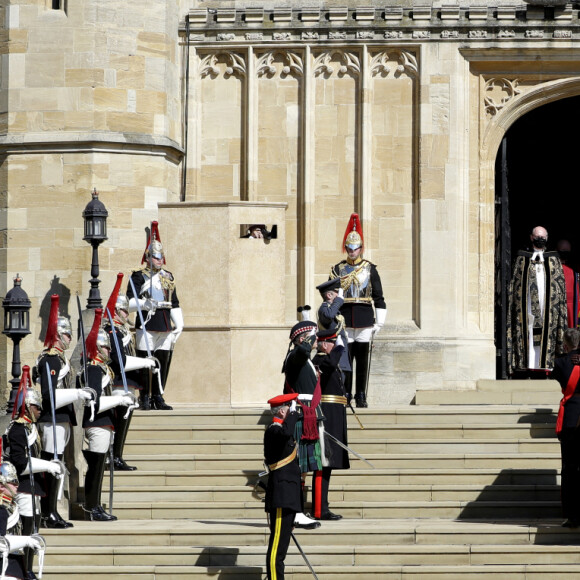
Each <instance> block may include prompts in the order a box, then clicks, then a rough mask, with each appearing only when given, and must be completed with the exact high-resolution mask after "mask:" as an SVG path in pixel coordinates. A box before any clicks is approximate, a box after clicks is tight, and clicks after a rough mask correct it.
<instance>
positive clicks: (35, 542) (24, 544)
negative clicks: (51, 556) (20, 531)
mask: <svg viewBox="0 0 580 580" xmlns="http://www.w3.org/2000/svg"><path fill="white" fill-rule="evenodd" d="M5 537H6V540H7V541H8V545H9V546H10V548H9V549H10V553H11V554H14V553H15V552H18V551H19V550H22V549H23V548H32V549H33V550H35V551H36V550H40V549H42V548H43V545H42V543H41V541H40V540H39V539H38V537H36V536H13V535H11V534H6V536H5Z"/></svg>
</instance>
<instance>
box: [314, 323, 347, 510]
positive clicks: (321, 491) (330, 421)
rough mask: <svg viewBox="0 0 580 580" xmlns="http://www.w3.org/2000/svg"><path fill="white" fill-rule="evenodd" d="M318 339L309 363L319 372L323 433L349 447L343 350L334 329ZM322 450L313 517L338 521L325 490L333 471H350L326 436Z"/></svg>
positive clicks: (341, 452) (343, 456) (321, 332)
mask: <svg viewBox="0 0 580 580" xmlns="http://www.w3.org/2000/svg"><path fill="white" fill-rule="evenodd" d="M317 337H318V347H317V348H318V353H317V354H316V356H315V357H314V358H313V359H312V364H313V365H314V366H315V367H316V368H317V369H318V372H319V373H320V389H321V392H322V397H321V400H320V406H321V407H322V413H323V415H324V432H325V433H326V432H328V433H330V434H331V435H332V436H334V437H336V439H338V440H339V441H340V442H341V443H343V444H344V445H348V439H347V423H346V396H345V392H344V373H343V371H342V369H341V368H340V361H341V358H342V355H343V352H344V351H345V347H344V346H342V345H337V338H338V337H337V335H336V332H335V331H333V330H319V331H318V333H317ZM324 451H325V455H324V457H323V458H322V465H323V467H322V469H321V470H318V471H315V472H314V473H313V475H312V507H313V516H314V517H315V518H316V519H319V520H340V519H341V518H342V516H341V515H338V514H334V513H332V512H331V511H330V509H329V506H328V488H329V485H330V476H331V474H332V470H333V469H349V468H350V462H349V459H348V452H347V451H346V449H343V448H342V447H340V445H337V444H336V442H335V441H333V440H332V439H330V438H328V437H327V438H326V440H325V442H324Z"/></svg>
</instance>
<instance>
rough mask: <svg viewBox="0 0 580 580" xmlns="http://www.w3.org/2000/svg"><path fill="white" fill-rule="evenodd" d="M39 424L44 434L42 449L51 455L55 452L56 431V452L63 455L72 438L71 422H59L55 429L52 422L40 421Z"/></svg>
mask: <svg viewBox="0 0 580 580" xmlns="http://www.w3.org/2000/svg"><path fill="white" fill-rule="evenodd" d="M38 426H39V427H40V431H41V434H42V450H43V451H46V452H47V453H50V454H51V455H52V454H53V453H54V433H55V431H56V452H57V453H58V455H62V454H63V453H64V448H65V447H66V446H67V443H68V441H69V439H70V423H57V424H56V429H54V430H53V428H52V423H39V424H38Z"/></svg>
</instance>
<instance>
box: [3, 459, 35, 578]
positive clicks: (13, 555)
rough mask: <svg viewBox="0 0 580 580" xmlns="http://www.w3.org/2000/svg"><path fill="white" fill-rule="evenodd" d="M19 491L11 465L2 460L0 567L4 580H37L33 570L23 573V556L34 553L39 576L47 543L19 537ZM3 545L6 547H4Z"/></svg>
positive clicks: (15, 473) (16, 478)
mask: <svg viewBox="0 0 580 580" xmlns="http://www.w3.org/2000/svg"><path fill="white" fill-rule="evenodd" d="M17 489H18V474H17V472H16V468H15V467H14V465H12V463H10V462H8V461H4V460H2V464H1V465H0V546H1V548H2V551H4V550H6V552H4V554H3V559H4V558H6V559H7V560H8V562H5V561H3V562H2V567H4V566H6V571H5V576H2V577H3V578H6V580H12V579H14V578H18V579H30V578H36V575H35V574H34V573H33V572H32V570H28V571H27V570H26V564H25V561H24V560H25V559H24V556H23V551H24V553H28V552H36V553H38V554H39V556H40V558H39V560H40V566H41V567H40V571H39V573H40V575H41V576H42V561H43V560H44V551H45V548H46V542H45V541H44V538H43V537H42V536H39V535H38V534H33V535H26V536H23V535H20V534H19V531H20V517H19V516H20V512H19V511H18V506H17V505H16V502H15V496H16V490H17ZM4 542H5V544H4Z"/></svg>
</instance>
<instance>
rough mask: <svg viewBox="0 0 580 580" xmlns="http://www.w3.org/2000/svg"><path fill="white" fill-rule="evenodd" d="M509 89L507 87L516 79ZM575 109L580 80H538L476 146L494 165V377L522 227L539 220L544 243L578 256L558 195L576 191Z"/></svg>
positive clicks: (579, 127) (578, 125) (570, 220)
mask: <svg viewBox="0 0 580 580" xmlns="http://www.w3.org/2000/svg"><path fill="white" fill-rule="evenodd" d="M508 88H509V90H512V91H513V89H514V88H515V85H513V84H512V85H511V86H509V87H508ZM513 92H514V93H515V92H516V91H513ZM517 92H518V93H519V91H517ZM579 110H580V79H578V78H572V79H565V80H557V81H552V82H548V83H542V84H538V85H536V86H534V87H531V88H529V89H528V90H527V91H526V92H525V93H524V94H521V93H520V94H513V96H512V98H508V99H507V102H506V104H505V106H504V107H502V110H497V111H495V112H494V113H497V114H494V115H493V118H492V119H491V120H490V122H489V124H488V126H487V128H486V131H485V134H484V139H483V143H484V147H482V152H483V151H485V152H486V153H489V155H488V156H487V158H485V156H484V155H482V160H483V159H486V162H487V163H492V160H493V166H494V168H493V171H494V182H493V191H494V198H493V202H492V203H493V207H494V208H495V212H494V213H495V216H494V218H495V232H494V239H495V245H494V337H495V344H496V351H497V357H496V361H497V365H496V376H497V378H499V379H503V378H507V373H506V363H505V331H506V321H505V312H506V306H507V285H508V284H509V279H510V277H511V265H512V263H513V257H514V256H515V254H516V252H517V250H518V249H520V248H523V247H524V246H525V245H526V244H527V241H528V238H527V235H528V231H529V229H530V228H531V227H533V226H534V225H544V226H545V227H547V229H548V231H549V233H550V237H551V239H550V242H551V244H550V249H555V248H556V242H557V240H558V239H562V238H565V239H568V240H569V241H570V242H571V243H572V249H573V250H576V251H575V254H576V257H578V256H580V252H579V249H580V234H578V233H577V231H578V228H577V225H576V222H577V219H574V215H573V213H574V212H570V211H569V210H570V209H571V208H570V206H569V205H568V209H566V207H567V206H566V203H567V202H566V201H565V200H566V199H570V193H573V192H574V191H575V189H574V184H575V178H576V176H575V174H574V167H575V163H576V162H577V161H576V160H577V156H575V155H574V151H573V149H574V148H573V147H571V146H570V143H571V142H572V143H573V140H571V139H570V138H567V137H569V136H570V135H573V136H576V135H578V134H580V119H579V118H578V115H577V111H579ZM494 151H496V154H495V158H494V155H493V152H494ZM487 185H488V186H489V185H490V184H489V183H488V184H487Z"/></svg>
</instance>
